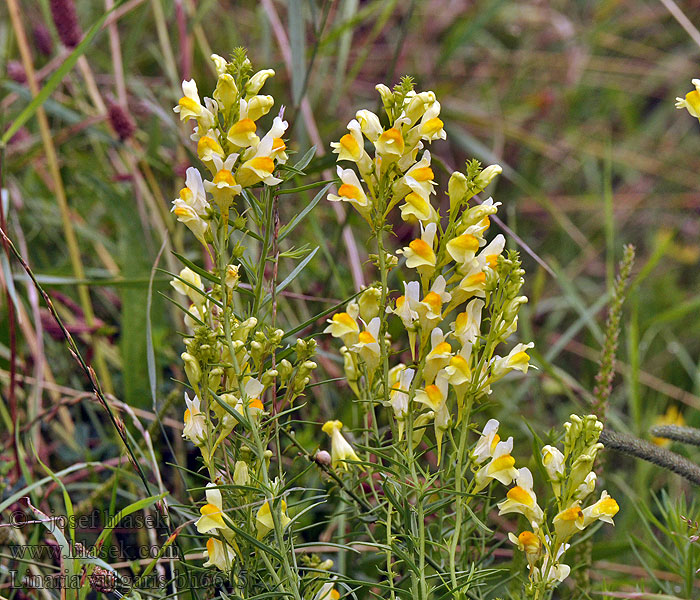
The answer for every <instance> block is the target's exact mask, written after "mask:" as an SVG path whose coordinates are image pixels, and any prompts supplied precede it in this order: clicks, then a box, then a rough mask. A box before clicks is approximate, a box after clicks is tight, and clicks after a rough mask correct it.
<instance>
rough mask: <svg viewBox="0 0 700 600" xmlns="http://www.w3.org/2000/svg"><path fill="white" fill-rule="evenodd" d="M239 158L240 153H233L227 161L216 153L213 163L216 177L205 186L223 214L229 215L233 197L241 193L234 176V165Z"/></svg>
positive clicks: (205, 183) (206, 182)
mask: <svg viewBox="0 0 700 600" xmlns="http://www.w3.org/2000/svg"><path fill="white" fill-rule="evenodd" d="M236 160H238V154H231V155H230V156H229V157H228V158H227V159H226V160H225V161H222V160H221V158H220V157H218V156H216V155H214V156H213V158H212V164H213V165H214V178H213V179H212V180H211V181H205V182H204V187H205V188H206V190H207V191H208V192H209V193H210V194H211V195H212V196H214V200H215V201H216V203H217V205H218V206H219V208H220V209H221V214H222V215H228V209H229V206H230V204H231V202H232V201H233V198H234V197H235V196H237V195H238V194H240V193H241V186H240V185H239V184H238V183H237V182H236V178H235V177H234V176H233V165H234V164H235V163H236Z"/></svg>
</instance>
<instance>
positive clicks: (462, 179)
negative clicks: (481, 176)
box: [447, 171, 469, 212]
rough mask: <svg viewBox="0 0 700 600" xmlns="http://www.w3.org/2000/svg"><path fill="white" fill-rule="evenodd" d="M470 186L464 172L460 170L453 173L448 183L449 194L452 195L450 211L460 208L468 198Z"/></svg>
mask: <svg viewBox="0 0 700 600" xmlns="http://www.w3.org/2000/svg"><path fill="white" fill-rule="evenodd" d="M468 188H469V183H468V182H467V177H466V176H465V175H464V173H460V172H459V171H455V172H454V173H452V175H451V176H450V180H449V181H448V183H447V195H448V196H449V197H450V211H452V212H454V211H456V210H459V207H460V206H461V205H462V202H464V201H466V200H468V198H467V190H468Z"/></svg>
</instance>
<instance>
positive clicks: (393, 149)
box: [374, 127, 406, 164]
mask: <svg viewBox="0 0 700 600" xmlns="http://www.w3.org/2000/svg"><path fill="white" fill-rule="evenodd" d="M374 147H375V148H376V150H377V155H378V156H379V157H381V159H382V161H384V162H386V163H387V164H389V163H390V162H393V161H396V160H398V159H399V158H401V156H402V155H403V153H404V150H405V147H406V145H405V142H404V139H403V134H402V133H401V130H400V129H399V128H397V127H390V128H389V129H387V130H386V131H383V132H382V134H381V135H380V136H379V137H378V138H377V141H376V142H374Z"/></svg>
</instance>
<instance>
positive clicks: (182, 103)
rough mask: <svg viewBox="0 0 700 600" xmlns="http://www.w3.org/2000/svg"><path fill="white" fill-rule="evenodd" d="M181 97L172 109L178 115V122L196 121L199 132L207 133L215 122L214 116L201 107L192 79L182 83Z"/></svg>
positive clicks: (208, 110) (195, 85)
mask: <svg viewBox="0 0 700 600" xmlns="http://www.w3.org/2000/svg"><path fill="white" fill-rule="evenodd" d="M182 93H183V96H182V98H180V100H179V101H178V103H177V106H176V107H175V108H173V112H175V113H179V114H180V120H181V121H186V120H188V119H196V120H197V123H198V125H199V131H200V132H202V131H208V130H209V129H211V128H212V127H214V124H215V122H216V120H215V117H214V114H213V113H212V110H210V108H212V107H210V108H207V107H206V106H203V105H202V103H201V101H200V99H199V93H198V91H197V83H196V82H195V80H194V79H190V80H189V81H183V82H182Z"/></svg>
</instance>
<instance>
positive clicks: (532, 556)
mask: <svg viewBox="0 0 700 600" xmlns="http://www.w3.org/2000/svg"><path fill="white" fill-rule="evenodd" d="M508 539H509V540H510V541H511V542H513V543H514V544H515V545H516V546H517V548H518V550H520V551H521V552H524V553H525V557H526V558H527V564H528V565H530V567H532V566H533V565H534V564H535V563H536V562H537V560H538V559H539V557H540V555H541V550H542V540H540V538H539V537H538V536H537V535H536V534H535V533H533V532H532V531H527V530H526V531H523V532H522V533H521V534H520V535H518V536H517V537H516V536H515V535H514V534H512V533H510V532H509V533H508Z"/></svg>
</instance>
